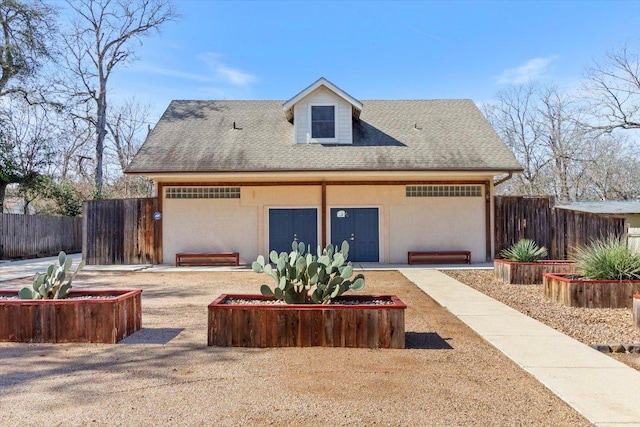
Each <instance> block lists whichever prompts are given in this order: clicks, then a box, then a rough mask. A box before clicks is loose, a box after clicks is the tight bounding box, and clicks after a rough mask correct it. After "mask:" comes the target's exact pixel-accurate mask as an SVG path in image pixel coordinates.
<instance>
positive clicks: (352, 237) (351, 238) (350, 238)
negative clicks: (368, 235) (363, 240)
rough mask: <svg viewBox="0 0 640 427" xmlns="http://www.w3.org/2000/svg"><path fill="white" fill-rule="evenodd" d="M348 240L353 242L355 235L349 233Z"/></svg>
mask: <svg viewBox="0 0 640 427" xmlns="http://www.w3.org/2000/svg"><path fill="white" fill-rule="evenodd" d="M349 240H351V241H352V242H353V241H354V240H356V236H354V235H353V233H351V237H349Z"/></svg>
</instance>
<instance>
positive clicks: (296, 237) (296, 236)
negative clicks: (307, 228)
mask: <svg viewBox="0 0 640 427" xmlns="http://www.w3.org/2000/svg"><path fill="white" fill-rule="evenodd" d="M293 241H294V242H297V241H298V235H297V234H296V233H293Z"/></svg>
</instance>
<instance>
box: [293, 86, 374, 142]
mask: <svg viewBox="0 0 640 427" xmlns="http://www.w3.org/2000/svg"><path fill="white" fill-rule="evenodd" d="M282 107H283V109H284V114H285V117H286V118H287V120H288V121H289V122H291V123H293V126H294V133H295V142H296V144H307V143H319V144H351V143H353V132H352V126H351V125H352V123H353V120H358V119H359V117H360V112H361V111H362V103H361V102H360V101H358V100H357V99H355V98H354V97H352V96H351V95H349V94H348V93H346V92H345V91H343V90H342V89H340V88H339V87H338V86H336V85H334V84H333V83H331V82H330V81H329V80H327V79H325V78H324V77H321V78H319V79H318V80H316V81H315V82H314V83H312V84H311V85H310V86H308V87H307V88H306V89H304V90H303V91H302V92H300V93H298V94H297V95H296V96H294V97H293V98H291V99H290V100H288V101H287V102H285V103H284V104H283V105H282Z"/></svg>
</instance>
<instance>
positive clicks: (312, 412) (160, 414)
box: [0, 272, 591, 427]
mask: <svg viewBox="0 0 640 427" xmlns="http://www.w3.org/2000/svg"><path fill="white" fill-rule="evenodd" d="M366 277H367V286H366V288H365V292H366V293H371V294H375V293H380V294H396V295H398V296H399V297H400V298H401V299H402V300H403V301H404V302H405V303H406V304H407V305H408V308H407V310H406V314H405V323H406V332H407V334H406V343H407V347H408V348H407V349H404V350H372V349H346V348H318V347H313V348H271V349H243V348H220V347H207V345H206V341H207V337H206V326H207V309H206V306H207V304H208V303H210V302H211V301H212V300H213V299H214V298H215V297H217V296H218V295H219V294H220V293H228V292H256V291H257V289H258V288H259V285H260V284H262V283H265V279H264V277H263V276H260V275H256V274H254V273H249V272H233V273H222V272H215V273H204V272H197V273H186V272H185V273H153V274H150V273H90V272H86V273H85V272H83V273H81V274H80V275H79V276H78V279H77V282H74V285H75V284H76V283H77V287H78V288H82V287H90V288H98V289H99V288H143V289H144V292H143V294H142V306H143V329H142V330H140V331H138V332H136V333H135V334H133V335H132V336H130V337H128V338H126V339H125V340H123V341H122V342H121V343H120V344H117V345H95V344H94V345H90V344H62V345H60V344H58V345H55V344H50V345H43V344H15V343H0V360H2V363H1V364H0V407H1V408H3V411H2V412H3V413H2V422H0V424H1V425H7V426H17V425H20V426H76V425H83V426H84V425H89V424H91V425H109V426H137V425H153V426H165V425H166V426H181V425H190V426H191V425H194V426H199V425H202V426H212V425H215V426H262V425H275V426H298V425H305V426H327V425H331V426H342V425H350V426H351V425H354V426H374V425H378V426H383V425H384V426H478V425H482V426H572V427H573V426H588V425H591V424H590V423H589V422H588V421H587V420H585V419H584V418H583V417H582V416H580V415H579V414H578V413H577V412H575V411H574V410H573V409H572V408H571V407H569V406H568V405H567V404H565V403H564V402H562V401H561V400H560V399H559V398H558V397H557V396H555V395H554V394H553V393H551V392H550V391H549V390H548V389H546V388H545V387H544V386H543V385H542V384H541V383H539V382H538V381H536V380H535V379H534V378H533V377H531V376H530V375H529V374H528V373H526V372H525V371H523V370H522V369H520V368H519V367H518V366H517V365H516V364H514V363H513V362H512V361H511V360H509V359H508V358H507V357H506V356H504V355H503V354H502V353H500V352H499V351H498V350H496V349H495V348H494V347H492V346H491V345H489V344H488V343H487V342H486V341H484V340H483V339H482V338H481V337H479V336H478V335H477V334H476V333H475V332H473V331H472V330H471V329H470V328H468V327H467V326H466V325H465V324H464V323H462V322H461V321H460V320H458V319H457V318H456V317H455V316H453V315H452V314H451V313H449V312H448V311H447V310H446V309H444V308H442V307H441V306H439V305H438V304H437V303H435V302H434V301H433V300H432V299H431V298H429V297H428V296H427V295H425V294H424V293H423V292H422V291H420V290H419V289H418V288H417V287H416V286H415V285H414V284H413V283H411V282H410V281H408V280H407V279H406V278H405V277H404V276H402V275H401V274H400V273H398V272H367V273H366ZM24 284H25V282H24V281H21V282H18V281H15V282H10V283H3V286H2V287H3V288H8V289H17V288H19V287H21V286H23V285H24Z"/></svg>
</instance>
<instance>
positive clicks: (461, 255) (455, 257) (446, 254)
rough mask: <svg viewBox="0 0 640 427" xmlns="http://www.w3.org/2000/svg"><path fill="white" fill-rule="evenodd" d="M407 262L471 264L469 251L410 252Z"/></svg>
mask: <svg viewBox="0 0 640 427" xmlns="http://www.w3.org/2000/svg"><path fill="white" fill-rule="evenodd" d="M407 262H408V264H409V265H411V264H471V252H470V251H410V252H409V253H408V254H407Z"/></svg>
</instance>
